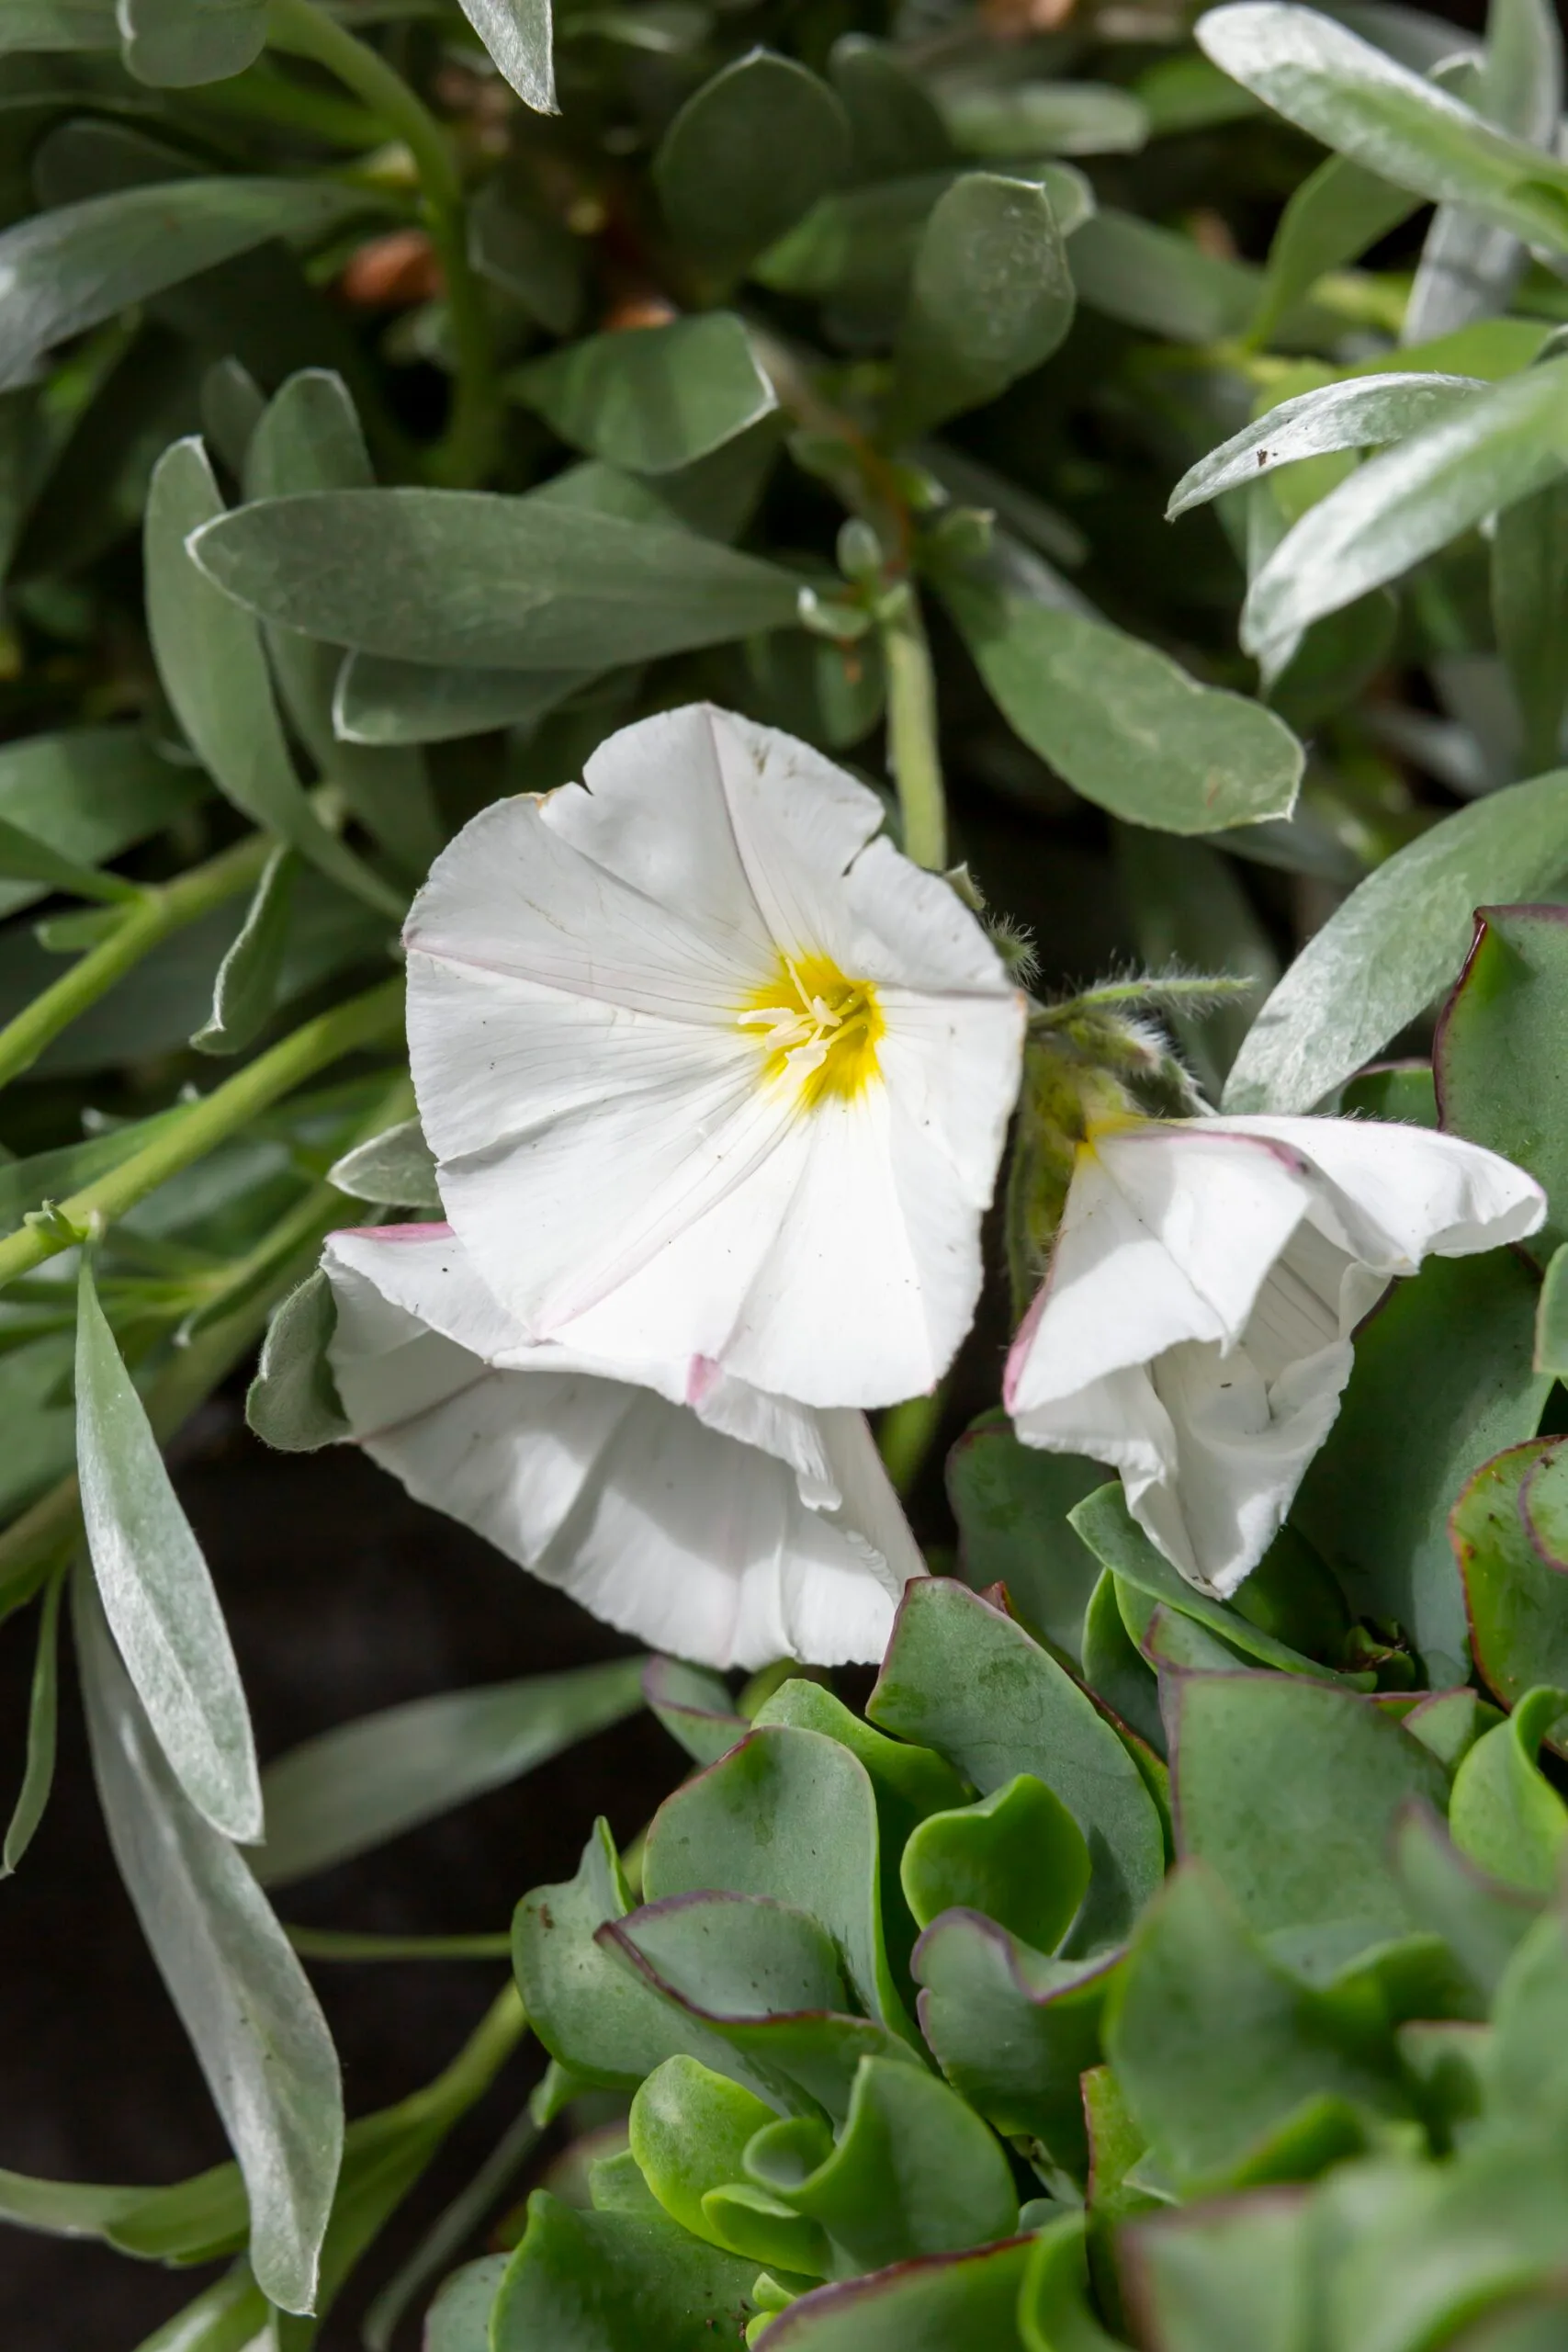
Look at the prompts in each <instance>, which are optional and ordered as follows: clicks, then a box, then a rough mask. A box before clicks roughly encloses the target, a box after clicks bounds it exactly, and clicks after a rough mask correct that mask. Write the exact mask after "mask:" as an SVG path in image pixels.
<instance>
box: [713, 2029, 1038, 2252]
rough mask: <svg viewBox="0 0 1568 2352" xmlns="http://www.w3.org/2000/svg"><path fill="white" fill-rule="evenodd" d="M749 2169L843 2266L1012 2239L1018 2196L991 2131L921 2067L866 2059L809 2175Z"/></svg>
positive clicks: (791, 2169) (787, 2167) (754, 2164)
mask: <svg viewBox="0 0 1568 2352" xmlns="http://www.w3.org/2000/svg"><path fill="white" fill-rule="evenodd" d="M766 2156H767V2145H766V2139H765V2137H764V2140H763V2142H762V2143H761V2144H759V2143H753V2145H752V2147H751V2149H750V2153H749V2156H748V2161H747V2170H748V2171H749V2172H750V2176H751V2177H752V2179H753V2180H754V2181H756V2182H757V2183H758V2185H759V2187H761V2188H765V2189H767V2190H768V2191H769V2192H770V2193H771V2194H772V2195H773V2196H774V2197H776V2198H777V2199H779V2201H780V2202H781V2204H784V2205H787V2206H789V2207H790V2208H791V2209H792V2210H793V2211H795V2212H797V2213H800V2214H802V2215H805V2216H807V2217H808V2218H809V2219H811V2220H813V2221H815V2222H819V2223H820V2224H821V2227H822V2228H823V2229H824V2230H825V2231H826V2233H827V2234H828V2236H829V2238H830V2239H831V2240H832V2242H833V2245H834V2247H835V2248H836V2249H837V2252H838V2256H839V2259H840V2264H841V2265H842V2266H844V2267H849V2268H851V2269H854V2270H880V2269H883V2268H885V2267H886V2265H887V2264H889V2263H894V2262H912V2261H918V2260H919V2258H920V2257H921V2256H930V2255H936V2254H956V2253H958V2252H960V2251H962V2250H963V2249H964V2247H966V2246H972V2245H985V2244H987V2243H988V2242H989V2241H991V2240H992V2239H996V2238H1005V2237H1007V2236H1009V2235H1010V2233H1011V2232H1012V2231H1013V2230H1015V2229H1016V2228H1017V2226H1018V2195H1017V2191H1016V2190H1015V2189H1014V2188H1013V2183H1012V2174H1011V2171H1010V2167H1009V2165H1008V2161H1007V2158H1006V2157H1005V2156H1004V2155H1003V2154H1002V2151H1001V2147H1000V2145H999V2143H998V2141H997V2140H996V2138H995V2137H994V2136H993V2134H992V2133H991V2132H990V2131H987V2128H986V2126H985V2125H984V2124H983V2123H982V2122H981V2121H980V2120H979V2118H978V2117H977V2116H976V2114H975V2112H974V2110H973V2109H972V2108H969V2107H967V2106H965V2104H964V2101H963V2100H962V2099H961V2098H958V2097H957V2095H956V2094H955V2093H954V2092H953V2091H951V2090H950V2089H949V2088H948V2086H947V2085H946V2084H945V2083H943V2082H940V2081H939V2080H938V2079H937V2078H936V2076H935V2075H928V2074H926V2073H925V2072H924V2070H923V2069H921V2068H918V2067H914V2066H906V2065H903V2064H898V2063H897V2062H890V2061H889V2060H887V2059H877V2058H864V2059H863V2060H862V2061H861V2064H860V2068H859V2071H858V2073H857V2074H856V2075H855V2081H854V2089H853V2092H852V2097H851V2100H850V2109H849V2114H848V2117H847V2118H846V2120H845V2122H844V2126H843V2129H842V2130H841V2131H840V2133H839V2137H838V2143H837V2145H836V2146H835V2147H834V2148H833V2149H832V2151H831V2153H830V2154H829V2155H828V2156H827V2157H826V2158H825V2159H824V2161H823V2162H822V2163H821V2164H820V2165H818V2166H817V2167H816V2168H815V2169H814V2170H813V2171H811V2172H810V2173H808V2174H807V2175H806V2177H804V2178H801V2177H798V2173H797V2169H796V2166H795V2165H794V2164H793V2163H789V2164H778V2165H773V2164H770V2163H769V2162H767V2161H766Z"/></svg>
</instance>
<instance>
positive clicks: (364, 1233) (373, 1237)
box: [336, 1224, 457, 1241]
mask: <svg viewBox="0 0 1568 2352" xmlns="http://www.w3.org/2000/svg"><path fill="white" fill-rule="evenodd" d="M336 1230H337V1231H338V1232H339V1233H340V1234H342V1235H343V1236H344V1238H345V1239H346V1240H352V1241H452V1240H455V1239H456V1238H457V1237H456V1235H455V1234H454V1232H453V1230H452V1227H450V1226H449V1225H440V1224H436V1225H340V1226H339V1227H337V1228H336Z"/></svg>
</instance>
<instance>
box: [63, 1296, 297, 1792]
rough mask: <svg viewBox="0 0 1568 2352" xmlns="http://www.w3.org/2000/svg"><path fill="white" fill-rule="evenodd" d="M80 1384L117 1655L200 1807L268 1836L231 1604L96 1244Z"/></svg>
mask: <svg viewBox="0 0 1568 2352" xmlns="http://www.w3.org/2000/svg"><path fill="white" fill-rule="evenodd" d="M75 1385H76V1455H77V1464H78V1470H79V1475H80V1477H81V1484H82V1517H83V1521H84V1523H85V1528H86V1534H87V1549H88V1551H89V1553H90V1554H91V1556H92V1563H93V1574H94V1577H95V1579H96V1584H97V1589H98V1592H99V1595H100V1596H101V1599H102V1601H103V1606H104V1611H105V1614H106V1616H107V1620H108V1622H109V1623H110V1625H111V1626H112V1627H113V1629H114V1637H115V1641H116V1643H117V1645H118V1649H119V1653H120V1655H121V1657H123V1658H124V1660H125V1664H126V1668H127V1670H128V1671H129V1673H130V1679H131V1681H132V1683H133V1684H134V1686H135V1689H136V1692H137V1695H138V1697H139V1699H140V1701H141V1704H142V1706H143V1707H144V1708H145V1709H146V1712H147V1716H148V1720H149V1723H150V1724H151V1725H152V1731H153V1734H154V1735H155V1736H156V1738H157V1739H158V1741H159V1744H160V1745H161V1747H162V1748H163V1750H164V1755H165V1756H166V1757H167V1758H168V1761H169V1765H170V1767H171V1769H172V1770H173V1772H174V1774H175V1778H176V1779H177V1780H178V1781H179V1782H180V1785H181V1787H182V1788H183V1790H184V1792H185V1793H186V1796H187V1797H188V1799H189V1800H190V1803H191V1804H193V1805H194V1806H195V1807H196V1808H197V1811H198V1812H199V1813H200V1814H202V1815H204V1816H205V1817H206V1819H207V1820H209V1822H210V1823H211V1824H212V1826H213V1827H214V1828H215V1829H219V1830H221V1831H222V1832H223V1833H224V1835H225V1836H227V1837H230V1838H259V1837H260V1835H261V1832H262V1796H261V1781H260V1775H259V1772H258V1770H257V1766H256V1754H255V1743H254V1739H253V1737H252V1734H251V1718H250V1711H249V1709H248V1708H247V1706H246V1704H245V1693H244V1686H243V1683H242V1682H241V1680H240V1669H239V1667H238V1666H237V1664H236V1663H235V1659H234V1651H233V1645H232V1644H231V1641H230V1639H229V1632H228V1628H227V1626H226V1625H225V1623H224V1622H223V1611H222V1608H221V1605H220V1601H219V1599H218V1595H217V1592H216V1590H215V1589H214V1588H213V1583H212V1577H211V1575H210V1573H209V1569H208V1566H207V1562H206V1561H205V1559H204V1558H203V1557H202V1554H201V1548H200V1546H199V1544H197V1540H196V1537H195V1535H194V1534H193V1533H192V1532H191V1527H190V1522H189V1521H188V1520H187V1519H186V1515H185V1512H184V1510H182V1509H181V1507H180V1502H179V1498H178V1497H177V1496H176V1495H175V1489H174V1486H173V1483H172V1481H171V1480H170V1477H169V1474H168V1471H167V1469H166V1468H165V1467H164V1457H163V1455H162V1453H160V1452H159V1450H158V1442H157V1439H156V1438H155V1437H154V1436H153V1434H152V1424H151V1423H150V1422H149V1420H148V1419H147V1409H146V1408H145V1406H144V1405H143V1404H142V1402H141V1397H139V1396H138V1395H137V1393H136V1389H135V1386H134V1385H133V1383H132V1381H131V1378H130V1374H129V1373H128V1372H127V1370H126V1368H125V1364H124V1363H123V1361H122V1360H121V1357H120V1352H119V1350H118V1347H117V1346H116V1344H115V1338H114V1334H113V1332H112V1331H111V1330H110V1329H109V1326H108V1323H107V1319H106V1317H105V1315H104V1310H103V1308H102V1307H101V1306H100V1305H99V1304H98V1295H97V1290H96V1286H95V1284H94V1281H93V1270H92V1261H91V1258H90V1255H89V1254H88V1253H87V1252H86V1251H84V1252H83V1256H82V1264H81V1272H80V1275H79V1278H78V1283H77V1304H76V1374H75Z"/></svg>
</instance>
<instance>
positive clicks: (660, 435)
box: [291, 311, 778, 486]
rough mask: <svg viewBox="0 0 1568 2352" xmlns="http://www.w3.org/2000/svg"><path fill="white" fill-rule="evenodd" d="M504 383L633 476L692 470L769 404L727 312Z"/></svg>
mask: <svg viewBox="0 0 1568 2352" xmlns="http://www.w3.org/2000/svg"><path fill="white" fill-rule="evenodd" d="M513 381H514V382H515V384H516V387H517V390H518V391H519V392H520V393H521V394H522V396H523V398H524V399H525V401H527V402H528V405H529V406H530V408H535V409H537V411H538V412H539V414H540V415H541V416H542V417H544V418H545V419H546V421H547V423H548V424H551V425H553V426H554V428H555V430H556V432H557V433H558V434H559V435H560V437H561V439H562V440H563V441H570V443H572V445H573V447H576V448H579V449H586V450H588V451H589V452H590V453H591V454H592V456H593V457H596V458H604V460H605V462H606V463H607V464H609V465H613V466H624V467H626V469H627V470H628V471H630V472H632V473H642V474H665V473H673V472H674V471H675V469H677V468H678V467H680V466H689V465H692V464H694V462H695V460H696V459H697V458H704V457H706V455H707V453H708V451H709V450H710V449H716V448H718V447H721V445H722V444H723V443H724V442H726V441H732V440H733V439H734V438H735V436H736V435H737V434H738V433H744V432H745V430H746V428H747V426H748V425H750V424H756V423H757V422H758V420H759V419H760V418H761V417H764V416H766V415H768V414H769V413H771V412H772V411H773V409H774V408H776V407H777V405H778V401H777V399H776V397H775V395H774V392H773V386H772V384H770V382H769V381H768V379H767V378H766V376H764V375H763V373H762V370H761V368H760V367H759V366H758V364H757V358H756V354H755V353H754V352H753V350H752V348H751V339H750V335H749V334H747V332H746V329H745V326H744V324H743V323H742V322H741V321H740V320H739V319H738V318H737V317H736V316H735V314H734V312H733V311H705V312H703V313H702V314H701V315H699V316H698V317H696V318H691V319H675V320H673V321H671V323H670V324H669V325H668V326H658V327H640V328H638V329H637V330H636V331H635V332H630V333H627V332H625V331H623V332H621V333H618V334H594V335H589V336H587V337H585V338H584V340H583V341H581V343H573V344H568V345H565V346H564V347H563V348H562V349H560V350H558V351H555V352H552V353H551V354H550V356H549V357H548V358H547V359H536V360H533V361H532V362H530V364H529V365H528V366H527V367H526V368H521V369H519V371H518V373H517V375H516V377H515V378H514V379H513ZM291 486H292V485H291Z"/></svg>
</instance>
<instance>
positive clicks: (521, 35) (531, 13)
mask: <svg viewBox="0 0 1568 2352" xmlns="http://www.w3.org/2000/svg"><path fill="white" fill-rule="evenodd" d="M459 5H460V6H461V8H462V11H463V14H464V16H465V17H467V18H468V22H469V24H470V25H472V27H473V28H474V30H475V32H477V33H478V35H479V39H480V40H482V41H483V43H484V45H485V47H486V49H487V50H489V51H490V53H491V57H492V58H493V59H494V60H495V62H496V63H497V65H499V66H500V68H501V71H502V74H504V75H505V76H506V79H507V80H508V82H510V83H511V85H512V87H513V89H514V90H515V91H516V93H517V95H518V96H519V97H520V98H521V99H522V101H523V103H524V105H525V107H533V108H534V110H535V112H536V114H554V113H556V112H557V111H558V109H557V107H556V73H555V56H554V51H553V47H552V29H553V28H552V25H551V9H550V0H459Z"/></svg>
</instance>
